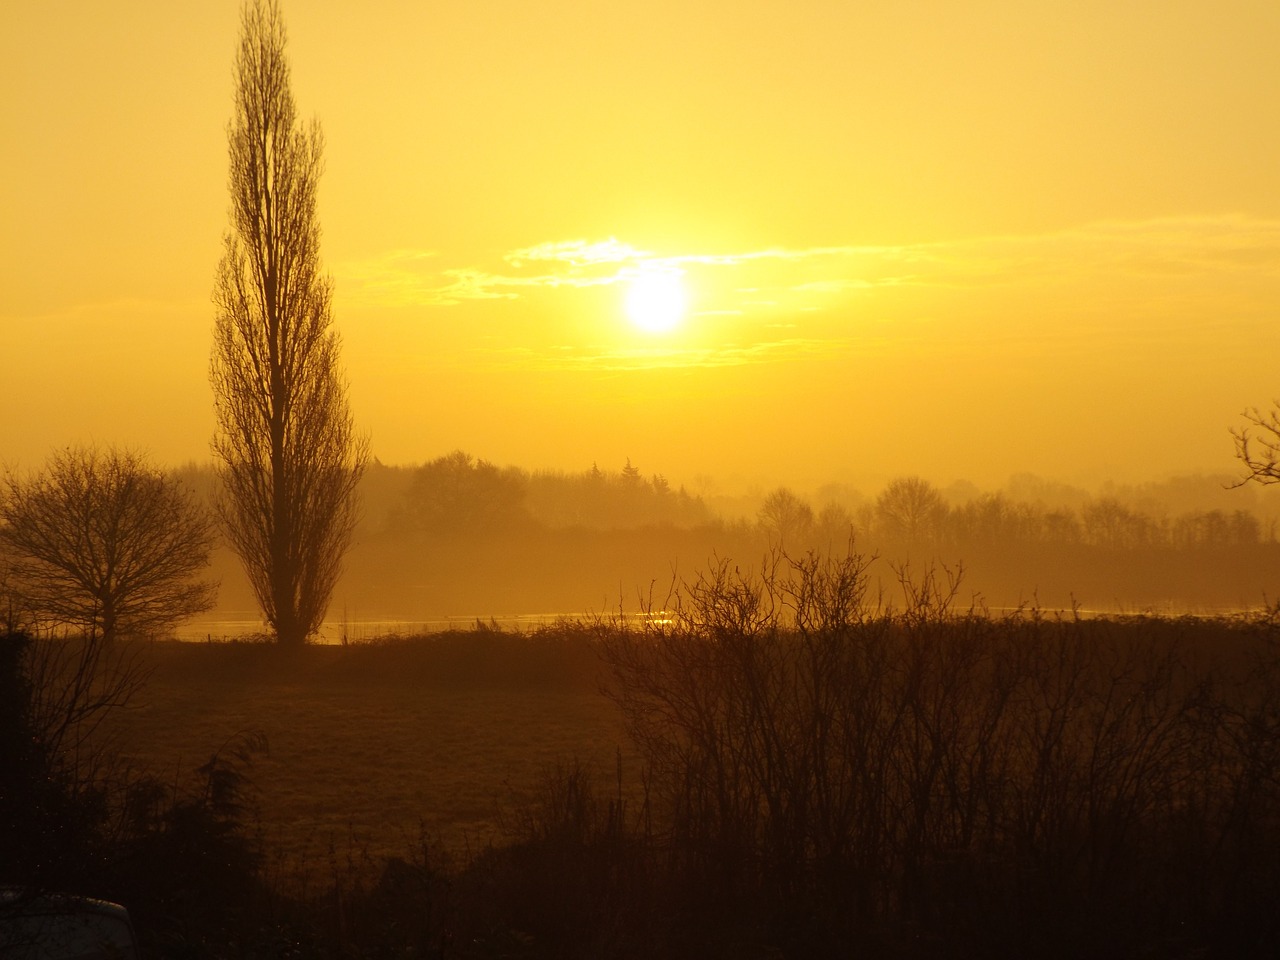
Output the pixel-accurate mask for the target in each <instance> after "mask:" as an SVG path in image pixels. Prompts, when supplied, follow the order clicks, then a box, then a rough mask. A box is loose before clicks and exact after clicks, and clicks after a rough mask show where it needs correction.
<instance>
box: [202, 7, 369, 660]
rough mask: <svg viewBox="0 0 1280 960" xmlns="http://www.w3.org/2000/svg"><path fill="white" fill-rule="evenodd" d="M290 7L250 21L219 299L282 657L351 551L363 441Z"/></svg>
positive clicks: (243, 466) (225, 361)
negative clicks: (334, 296) (292, 50)
mask: <svg viewBox="0 0 1280 960" xmlns="http://www.w3.org/2000/svg"><path fill="white" fill-rule="evenodd" d="M285 39H286V38H285V28H284V22H283V19H282V17H281V13H280V6H279V3H278V2H276V0H250V2H248V3H246V5H245V7H244V9H243V11H242V15H241V35H240V49H239V52H238V54H237V56H236V79H237V84H236V94H235V114H234V116H233V118H232V121H231V124H230V128H229V133H228V137H229V142H230V158H231V164H230V176H229V185H230V191H231V230H230V232H229V233H228V234H227V237H226V241H225V253H224V254H223V257H222V261H221V263H220V264H219V266H218V274H217V282H216V287H215V291H214V304H215V306H216V309H217V319H216V324H215V328H214V348H213V360H212V363H211V380H212V384H213V392H214V398H215V405H216V409H217V417H218V432H217V434H216V435H215V437H214V440H213V451H214V454H215V457H216V459H217V461H218V471H219V474H220V477H221V481H222V491H223V492H222V495H221V497H220V499H219V504H218V516H219V520H220V521H221V525H222V527H223V530H224V531H225V532H226V534H227V537H228V539H229V540H230V541H231V544H232V546H233V547H234V548H235V550H236V552H237V553H238V554H239V556H240V560H241V562H242V563H243V565H244V568H245V572H246V573H247V574H248V577H249V582H250V584H251V585H252V587H253V590H254V593H255V594H256V596H257V599H258V603H259V604H260V605H261V607H262V610H263V613H264V615H265V617H266V620H267V622H268V623H269V624H270V625H271V627H272V629H273V630H274V631H275V634H276V638H277V639H278V640H279V641H280V642H282V643H288V644H295V643H302V642H305V641H306V639H307V638H308V637H309V636H311V635H312V634H313V633H314V632H315V631H316V629H317V628H318V627H319V625H320V622H321V621H322V620H323V619H324V614H325V611H326V609H327V608H328V605H329V598H330V595H331V594H332V592H333V588H334V585H335V584H336V583H337V579H338V576H339V574H340V573H341V568H342V557H343V554H344V553H345V552H346V550H347V547H348V546H349V545H350V542H351V534H352V530H353V528H354V526H355V520H356V486H357V484H358V482H359V479H360V475H361V473H362V472H363V470H364V464H365V462H366V460H367V443H366V442H365V441H364V440H363V439H361V438H358V437H357V436H356V433H355V427H354V424H353V421H352V417H351V411H350V406H349V404H348V402H347V387H346V382H345V380H344V378H343V377H342V374H341V372H340V370H339V358H338V353H339V339H338V335H337V332H336V331H335V330H334V329H333V328H332V316H331V313H330V299H331V283H330V280H329V279H328V277H325V276H322V275H321V273H320V262H319V249H320V225H319V222H318V220H317V218H316V185H317V181H318V179H319V176H320V170H321V148H322V138H321V134H320V128H319V125H318V124H316V123H315V122H312V123H311V124H310V125H307V126H303V125H301V124H300V123H299V122H298V120H297V116H296V111H295V108H294V102H293V94H292V92H291V90H290V86H289V65H288V61H287V60H286V59H285Z"/></svg>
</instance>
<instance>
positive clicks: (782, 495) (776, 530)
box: [757, 487, 813, 547]
mask: <svg viewBox="0 0 1280 960" xmlns="http://www.w3.org/2000/svg"><path fill="white" fill-rule="evenodd" d="M757 516H758V519H759V522H760V526H761V527H762V528H763V529H764V531H765V533H766V534H768V536H769V538H770V540H772V541H774V542H775V543H780V544H784V545H787V546H791V547H796V546H797V542H796V541H804V540H805V539H807V538H808V536H809V534H810V532H811V531H812V529H813V508H812V507H811V506H809V504H808V503H807V502H806V501H804V500H802V499H801V498H800V497H798V496H796V495H795V494H794V493H792V492H791V490H789V489H788V488H786V487H778V489H776V490H774V491H773V492H772V493H770V494H769V495H768V496H767V497H765V498H764V503H762V504H761V505H760V510H759V513H758V515H757Z"/></svg>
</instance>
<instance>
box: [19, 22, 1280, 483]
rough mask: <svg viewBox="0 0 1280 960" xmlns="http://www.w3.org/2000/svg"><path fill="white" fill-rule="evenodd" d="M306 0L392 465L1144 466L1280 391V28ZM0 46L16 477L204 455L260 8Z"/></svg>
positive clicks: (794, 478)
mask: <svg viewBox="0 0 1280 960" xmlns="http://www.w3.org/2000/svg"><path fill="white" fill-rule="evenodd" d="M284 9H285V16H286V21H287V23H288V25H289V32H290V57H291V61H292V64H293V85H294V93H295V97H296V99H297V101H298V105H299V109H300V112H301V114H302V115H303V116H311V115H314V116H316V117H318V118H319V119H320V121H321V123H322V125H323V128H324V131H325V136H326V140H327V148H326V157H327V170H326V172H325V175H324V177H323V179H322V181H321V195H320V216H321V221H322V223H323V227H324V241H323V248H322V249H323V256H324V259H325V262H326V265H327V267H328V269H329V270H330V271H331V272H332V274H333V277H334V281H335V287H336V291H335V299H334V308H335V322H336V324H337V326H338V327H339V329H340V330H341V332H342V336H343V338H344V344H345V346H344V360H345V364H346V368H347V372H348V374H349V377H350V381H351V396H352V402H353V405H354V410H355V414H356V417H357V419H358V421H359V422H360V424H361V425H362V426H363V427H364V428H365V429H367V430H368V431H369V433H370V434H371V438H372V446H373V451H374V453H375V454H376V455H377V456H378V457H380V458H381V459H382V460H384V461H387V462H394V463H404V462H415V461H421V460H424V459H427V458H431V457H434V456H438V455H440V454H442V453H445V452H447V451H448V450H450V449H453V448H455V447H463V448H465V449H467V450H468V451H470V452H472V453H473V454H475V455H477V456H481V457H484V458H487V459H490V460H493V461H496V462H498V463H502V464H507V463H512V464H517V465H520V466H525V467H530V468H537V467H560V468H565V469H573V470H578V469H585V468H587V467H589V466H590V465H591V463H592V462H593V461H595V462H598V463H599V464H600V465H601V466H602V467H606V468H613V469H616V468H618V467H620V466H621V465H622V463H623V462H624V461H625V459H626V458H627V457H630V458H631V459H632V461H633V462H635V463H636V464H637V465H638V466H640V467H641V469H642V470H644V471H645V472H651V471H662V472H664V473H665V474H667V475H668V476H669V477H670V478H671V479H673V480H674V481H676V482H688V483H692V482H694V480H695V478H697V477H699V476H701V475H710V476H713V477H715V478H716V479H717V480H718V481H719V482H720V484H721V486H728V485H732V484H735V483H741V482H744V481H753V482H759V483H764V484H774V483H790V484H794V485H797V486H800V487H807V486H814V485H816V484H818V483H821V482H823V481H827V480H852V481H855V482H857V481H861V482H867V483H870V484H877V483H879V482H881V481H882V480H883V479H885V478H887V477H889V476H893V475H897V474H903V473H920V474H923V475H924V476H926V477H929V478H931V479H933V480H935V481H938V482H943V483H945V482H949V481H950V480H953V479H957V478H968V479H971V480H974V481H976V482H978V483H979V484H982V485H990V486H996V485H999V484H1000V483H1002V482H1003V481H1004V480H1005V479H1006V478H1007V477H1008V476H1009V474H1011V473H1014V472H1016V471H1024V470H1029V471H1033V472H1036V473H1040V474H1043V475H1045V476H1050V477H1055V478H1061V479H1066V480H1071V481H1074V482H1084V483H1097V482H1099V481H1101V480H1103V479H1107V478H1112V479H1116V480H1122V481H1134V480H1144V479H1155V478H1159V477H1162V476H1164V475H1167V474H1170V473H1181V472H1188V471H1201V470H1203V471H1211V472H1220V471H1224V470H1228V471H1229V470H1231V469H1232V468H1233V461H1232V447H1231V442H1230V438H1229V436H1228V434H1227V428H1228V427H1229V426H1230V425H1232V424H1234V423H1236V422H1237V421H1238V415H1239V413H1240V411H1241V410H1242V408H1244V407H1245V406H1248V405H1253V404H1262V405H1265V404H1267V403H1268V402H1269V401H1270V400H1271V399H1272V398H1273V397H1274V396H1280V349H1277V348H1280V110H1278V109H1277V107H1276V103H1277V96H1278V95H1280V56H1277V55H1276V51H1277V50H1280V4H1277V3H1276V2H1275V0H1218V2H1216V3H1212V4H1209V3H1205V2H1201V0H1195V2H1190V0H1160V2H1155V0H1151V2H1128V0H1109V2H1091V0H1080V2H1075V3H1065V2H1054V3H1049V2H1035V0H1008V2H1004V0H999V2H998V0H977V2H972V3H959V2H949V3H943V2H932V3H926V2H919V0H917V2H911V0H893V2H889V0H862V2H858V3H849V2H834V0H831V2H818V0H789V2H772V0H769V2H746V3H744V2H743V0H735V2H727V0H726V2H721V0H702V2H697V3H690V2H689V0H681V2H668V0H644V2H630V0H608V2H587V0H576V2H561V0H544V2H541V3H537V4H533V3H516V2H513V0H508V2H496V0H465V2H463V0H457V2H454V0H446V2H433V3H429V4H428V3H416V2H415V3H411V2H407V0H406V2H391V0H369V2H366V3H363V4H351V3H338V2H336V0H334V2H329V0H312V2H303V0H293V2H288V0H286V3H285V6H284ZM5 21H6V23H5V29H4V30H3V31H2V32H0V84H2V85H3V89H4V90H5V91H6V94H5V96H4V97H3V98H2V99H0V129H3V130H4V131H5V134H4V136H5V144H4V149H3V150H0V180H2V181H3V183H4V202H3V208H2V209H3V214H2V218H0V357H3V362H4V387H5V401H4V408H5V409H4V414H3V419H2V420H0V460H2V461H4V462H7V463H10V464H14V463H17V464H23V465H33V464H35V463H38V462H39V461H40V460H42V459H43V457H44V456H45V454H46V453H47V452H48V451H49V450H50V449H51V448H52V447H54V446H57V445H61V444H67V443H72V442H77V441H85V440H95V439H96V440H99V441H112V442H120V443H126V444H133V445H137V446H141V447H143V448H145V449H147V450H149V451H150V452H151V453H152V454H153V455H155V456H156V457H157V458H158V459H160V460H163V461H167V462H173V463H176V462H181V461H185V460H189V459H199V460H204V459H207V458H208V456H209V454H208V438H209V436H210V435H211V433H212V430H213V415H212V401H211V395H210V391H209V387H208V384H207V380H206V373H207V366H208V357H209V349H210V338H211V333H212V325H213V310H212V306H211V304H210V299H209V298H210V292H211V290H212V285H213V276H214V270H215V267H216V265H217V262H218V258H219V256H220V253H221V238H222V234H223V232H224V230H225V229H226V222H227V221H226V209H227V199H226V196H227V195H226V144H225V138H226V125H227V121H228V119H229V117H230V113H231V91H232V60H233V55H234V48H235V41H236V34H237V31H238V28H239V17H238V3H237V2H235V0H219V2H210V0H199V2H192V3H182V4H175V3H171V2H159V0H121V2H119V3H115V4H103V3H99V2H96V0H82V2H60V3H47V4H21V5H16V6H15V7H14V9H12V10H9V11H7V13H6V17H5ZM655 261H656V265H657V266H663V267H666V268H668V269H670V270H676V271H681V272H682V276H683V279H684V284H685V289H686V290H687V293H688V298H689V315H688V317H687V318H686V320H685V321H684V323H683V324H682V325H680V326H679V327H678V328H677V329H676V330H675V331H673V332H671V333H667V334H646V333H642V332H641V331H638V330H636V329H634V328H633V327H632V326H631V325H630V324H629V323H628V321H627V318H626V315H625V312H624V310H623V300H624V296H625V293H626V284H625V282H624V281H625V279H626V278H628V277H630V276H632V275H633V274H634V273H635V272H636V271H637V270H640V269H642V268H644V267H645V266H646V265H648V266H650V267H652V266H654V265H655Z"/></svg>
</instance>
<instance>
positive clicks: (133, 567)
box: [0, 447, 216, 643]
mask: <svg viewBox="0 0 1280 960" xmlns="http://www.w3.org/2000/svg"><path fill="white" fill-rule="evenodd" d="M0 520H3V525H2V526H0V540H3V543H4V547H5V553H7V554H8V567H9V569H8V578H9V580H10V586H9V589H10V590H12V591H13V592H14V593H15V594H16V595H17V596H18V597H19V598H20V600H21V601H22V603H23V604H24V605H25V606H26V607H27V609H28V610H30V612H31V613H32V614H33V615H34V616H35V617H36V618H37V619H38V620H44V621H52V622H54V623H60V624H66V625H73V626H76V627H83V628H84V629H85V630H86V631H87V632H88V633H89V634H90V635H91V636H101V637H102V638H103V640H104V641H105V642H107V643H110V642H111V641H112V640H113V639H114V638H115V637H116V636H117V635H118V634H122V633H134V634H152V633H155V632H157V631H160V630H164V629H166V628H168V627H171V626H172V625H173V624H175V623H179V622H181V621H182V620H185V619H187V618H188V617H191V616H193V615H195V614H197V613H200V612H201V611H203V610H207V609H209V608H210V607H211V606H213V601H214V595H215V590H216V587H215V585H214V584H212V583H209V582H205V581H201V580H199V579H198V577H199V575H200V573H201V572H202V571H203V570H204V569H205V567H207V566H208V563H209V551H210V549H211V547H212V544H213V535H214V529H213V523H212V521H211V520H210V519H209V517H208V516H207V515H206V514H205V512H204V511H203V510H202V509H200V507H199V506H198V505H197V504H196V503H195V502H194V501H193V500H192V499H191V498H190V497H188V495H187V493H186V491H185V490H184V489H183V488H182V487H181V485H180V484H178V483H177V482H175V481H173V480H171V479H170V478H168V477H166V476H165V475H164V474H163V473H161V472H160V471H159V470H157V469H155V468H154V467H151V466H149V465H148V464H147V463H146V462H145V461H144V460H143V459H142V457H140V456H139V455H138V454H135V453H129V452H123V451H119V450H116V449H114V448H112V449H107V450H105V451H103V450H99V449H97V448H93V447H79V448H71V449H67V450H64V451H61V452H59V453H56V454H54V455H53V456H52V457H51V458H50V459H49V462H48V464H47V465H46V466H45V469H44V471H43V472H41V473H37V474H34V475H30V476H25V477H24V476H20V475H18V474H15V473H10V474H9V475H8V476H6V478H5V481H4V494H3V501H2V503H0Z"/></svg>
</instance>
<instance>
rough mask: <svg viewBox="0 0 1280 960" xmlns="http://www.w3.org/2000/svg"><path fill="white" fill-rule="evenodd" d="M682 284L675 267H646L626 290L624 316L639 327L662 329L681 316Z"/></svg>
mask: <svg viewBox="0 0 1280 960" xmlns="http://www.w3.org/2000/svg"><path fill="white" fill-rule="evenodd" d="M685 305H686V304H685V293H684V284H683V282H681V279H680V274H679V273H678V272H677V271H675V270H645V271H642V272H641V273H639V274H637V275H636V276H635V277H634V278H633V279H632V281H631V286H630V287H629V288H628V290H627V316H628V317H630V318H631V322H632V323H634V324H635V325H636V326H637V327H639V328H640V329H641V330H647V331H649V332H650V333H664V332H665V331H667V330H672V329H674V328H675V327H676V326H677V325H679V323H680V321H681V320H682V319H684V311H685Z"/></svg>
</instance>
